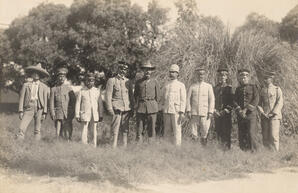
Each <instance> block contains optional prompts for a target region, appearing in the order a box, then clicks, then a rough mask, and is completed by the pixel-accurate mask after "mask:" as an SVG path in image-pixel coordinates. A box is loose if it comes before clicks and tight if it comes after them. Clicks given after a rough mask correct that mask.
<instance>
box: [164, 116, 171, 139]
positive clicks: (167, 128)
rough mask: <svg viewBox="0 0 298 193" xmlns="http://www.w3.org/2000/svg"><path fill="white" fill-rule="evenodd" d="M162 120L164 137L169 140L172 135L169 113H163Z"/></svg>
mask: <svg viewBox="0 0 298 193" xmlns="http://www.w3.org/2000/svg"><path fill="white" fill-rule="evenodd" d="M163 122H164V138H165V139H166V140H168V141H171V140H172V136H173V128H172V121H171V114H168V113H164V114H163Z"/></svg>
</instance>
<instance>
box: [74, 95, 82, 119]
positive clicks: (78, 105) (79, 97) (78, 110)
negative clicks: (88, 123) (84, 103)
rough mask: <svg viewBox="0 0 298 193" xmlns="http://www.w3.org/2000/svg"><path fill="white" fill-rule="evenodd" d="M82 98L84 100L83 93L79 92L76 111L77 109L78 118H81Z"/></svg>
mask: <svg viewBox="0 0 298 193" xmlns="http://www.w3.org/2000/svg"><path fill="white" fill-rule="evenodd" d="M81 98H82V91H79V93H78V96H77V100H76V109H75V113H76V118H79V117H80V111H81Z"/></svg>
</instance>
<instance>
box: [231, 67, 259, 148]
mask: <svg viewBox="0 0 298 193" xmlns="http://www.w3.org/2000/svg"><path fill="white" fill-rule="evenodd" d="M238 81H239V84H240V85H239V87H237V88H236V91H235V96H234V106H235V108H236V109H235V110H236V114H237V120H238V137H239V146H240V149H242V150H244V151H247V150H251V151H256V150H257V149H258V137H257V130H256V128H257V111H256V107H257V105H258V103H259V93H258V89H257V87H256V85H254V84H251V83H250V71H249V70H248V69H240V70H238Z"/></svg>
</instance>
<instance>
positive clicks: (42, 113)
mask: <svg viewBox="0 0 298 193" xmlns="http://www.w3.org/2000/svg"><path fill="white" fill-rule="evenodd" d="M25 72H26V73H27V74H29V75H30V76H31V77H32V80H33V81H32V82H26V83H25V84H24V85H23V87H22V90H21V92H20V100H19V117H20V119H21V124H20V128H19V133H18V134H17V137H18V139H24V137H25V133H26V130H27V127H28V125H29V123H30V122H31V120H32V119H33V118H34V135H35V139H36V140H40V138H41V133H40V130H41V122H42V120H43V119H45V118H46V115H47V112H48V99H49V87H48V86H47V85H45V84H44V83H42V82H41V81H40V80H39V79H40V78H43V77H48V76H49V74H48V72H47V71H46V70H45V69H43V68H42V67H41V64H40V63H39V64H37V65H36V66H29V67H27V68H26V69H25Z"/></svg>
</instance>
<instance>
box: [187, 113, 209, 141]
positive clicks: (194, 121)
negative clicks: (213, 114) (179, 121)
mask: <svg viewBox="0 0 298 193" xmlns="http://www.w3.org/2000/svg"><path fill="white" fill-rule="evenodd" d="M210 123H211V119H210V118H209V119H208V120H207V116H199V115H192V116H191V119H190V125H191V133H192V135H193V136H195V137H198V126H199V128H200V134H201V138H204V139H206V138H207V135H208V131H209V128H210Z"/></svg>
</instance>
